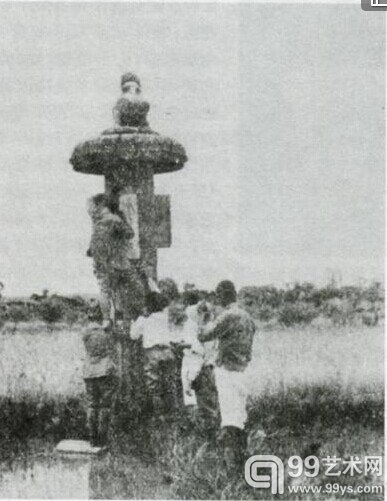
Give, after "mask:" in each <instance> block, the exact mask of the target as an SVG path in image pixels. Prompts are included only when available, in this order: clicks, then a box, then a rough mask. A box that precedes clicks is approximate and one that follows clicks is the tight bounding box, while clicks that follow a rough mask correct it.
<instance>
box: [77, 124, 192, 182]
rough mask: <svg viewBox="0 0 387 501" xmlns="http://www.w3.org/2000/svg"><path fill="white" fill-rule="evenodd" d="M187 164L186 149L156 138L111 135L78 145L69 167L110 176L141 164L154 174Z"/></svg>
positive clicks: (154, 136) (164, 139)
mask: <svg viewBox="0 0 387 501" xmlns="http://www.w3.org/2000/svg"><path fill="white" fill-rule="evenodd" d="M186 161H187V155H186V153H185V150H184V148H183V146H181V145H180V144H179V143H177V142H176V141H174V140H173V139H170V138H168V137H165V136H160V135H157V134H141V133H135V134H112V135H104V136H100V137H99V138H97V139H93V140H90V141H86V142H84V143H82V144H79V145H78V146H76V148H75V149H74V152H73V154H72V156H71V158H70V163H71V164H72V165H73V167H74V170H75V171H77V172H83V173H85V174H100V175H104V176H108V175H109V174H111V173H112V171H113V170H115V169H124V170H133V169H137V168H140V169H141V165H142V164H148V165H149V166H151V168H152V170H153V173H154V174H161V173H163V172H173V171H177V170H180V169H181V168H182V167H183V165H184V163H185V162H186Z"/></svg>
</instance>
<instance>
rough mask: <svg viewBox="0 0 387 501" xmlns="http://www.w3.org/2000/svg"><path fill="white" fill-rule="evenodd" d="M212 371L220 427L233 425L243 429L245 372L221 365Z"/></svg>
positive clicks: (245, 415) (245, 397) (244, 418)
mask: <svg viewBox="0 0 387 501" xmlns="http://www.w3.org/2000/svg"><path fill="white" fill-rule="evenodd" d="M214 373H215V383H216V388H217V390H218V397H219V407H220V416H221V427H222V428H224V427H225V426H235V427H236V428H240V429H241V430H243V429H244V427H245V422H246V419H247V412H246V402H247V396H248V392H247V385H246V382H247V381H246V373H245V372H239V371H229V370H226V369H224V368H223V367H216V368H215V370H214Z"/></svg>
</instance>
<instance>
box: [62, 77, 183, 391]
mask: <svg viewBox="0 0 387 501" xmlns="http://www.w3.org/2000/svg"><path fill="white" fill-rule="evenodd" d="M121 89H122V95H121V97H120V98H119V99H118V101H117V103H116V105H115V106H114V108H113V117H114V122H115V124H114V126H113V127H112V128H110V129H107V130H105V131H103V132H102V134H101V135H100V136H99V137H97V138H95V139H91V140H89V141H86V142H84V143H81V144H79V145H78V146H76V148H75V149H74V151H73V154H72V156H71V159H70V163H71V164H72V165H73V168H74V170H75V171H77V172H81V173H84V174H94V175H102V176H104V177H105V194H104V195H103V194H101V195H100V196H99V198H98V200H102V201H104V200H105V202H103V203H105V204H106V203H107V202H106V200H108V203H109V204H110V206H114V207H115V209H111V210H112V211H113V212H108V216H107V217H106V220H108V218H109V217H110V219H111V221H113V220H114V218H116V220H117V219H118V222H119V223H122V221H121V219H126V223H127V224H128V227H130V228H131V230H130V231H131V236H130V240H129V245H127V244H128V239H127V241H126V244H125V245H124V244H122V249H116V250H118V251H122V252H121V254H125V256H124V257H126V258H127V260H126V261H127V262H128V263H129V265H127V269H125V270H124V272H122V274H123V276H125V277H128V276H129V279H124V280H120V275H119V273H120V271H118V272H117V273H116V272H114V273H116V275H115V278H114V277H113V278H114V279H112V280H110V281H109V280H105V279H104V277H102V278H103V280H100V277H98V272H96V275H97V277H98V278H99V282H100V287H101V289H103V288H105V289H106V288H107V289H109V288H110V291H108V294H107V295H108V296H109V293H113V294H110V298H111V297H114V295H117V296H118V298H119V297H120V295H121V296H125V298H124V299H123V300H122V301H119V302H120V304H121V308H123V310H124V311H122V313H123V317H124V331H125V337H126V341H124V342H123V343H121V344H120V352H121V353H120V362H121V364H120V365H121V376H122V377H121V383H122V382H123V386H124V387H126V390H124V392H125V391H126V395H130V394H132V398H133V378H135V379H137V380H138V378H139V374H138V371H136V370H135V369H134V366H135V365H136V363H137V368H138V362H137V358H138V357H137V355H138V353H139V347H138V346H136V343H135V342H131V341H130V321H131V320H133V317H136V316H137V315H138V314H139V311H140V308H139V307H138V305H137V307H136V308H130V302H131V301H132V302H135V301H137V302H138V298H139V297H141V298H144V297H145V295H144V294H142V293H141V291H140V292H139V288H138V287H137V289H136V287H133V288H132V287H131V283H132V284H135V283H138V282H141V281H142V283H143V284H144V283H145V287H144V288H145V289H146V283H148V284H149V283H150V282H151V280H152V279H153V280H154V281H155V280H157V249H158V248H160V247H169V246H170V245H171V222H170V200H169V196H168V195H155V193H154V175H155V174H162V173H164V172H173V171H176V170H179V169H181V168H182V167H183V165H184V163H185V162H186V161H187V156H186V153H185V150H184V148H183V147H182V146H181V145H180V144H179V143H177V142H176V141H174V140H173V139H170V138H168V137H165V136H162V135H160V134H158V133H157V132H154V131H152V129H151V128H150V127H149V125H148V121H147V114H148V111H149V103H148V102H147V101H146V100H144V99H143V98H142V94H141V83H140V80H139V78H138V77H137V75H135V74H134V73H126V74H125V75H123V76H122V78H121ZM110 206H109V207H110ZM103 209H106V210H105V213H106V212H107V211H108V207H107V206H106V207H103ZM120 218H121V219H120ZM117 241H119V240H117ZM105 243H106V242H105ZM108 243H109V242H108ZM108 243H107V245H106V248H107V249H108V247H109V245H108ZM114 246H115V247H119V246H120V244H117V245H116V244H114ZM114 246H113V247H114ZM100 249H102V251H101V250H100V251H99V252H100V254H101V253H103V252H104V251H103V249H104V247H103V246H102V247H100ZM106 252H108V251H106ZM102 257H103V256H102ZM121 257H122V256H121ZM102 260H103V259H102ZM121 260H122V259H121ZM108 261H109V259H108ZM107 268H108V266H107ZM104 273H105V272H104ZM102 274H103V273H102ZM105 274H106V273H105ZM133 274H134V275H135V276H136V277H137V279H139V280H137V282H136V280H132V281H131V279H130V277H132V276H133ZM125 280H127V281H126V282H125ZM101 283H102V284H103V285H101ZM106 284H107V285H106ZM112 289H116V290H112ZM103 292H104V293H105V294H106V290H105V291H103ZM141 300H143V299H141ZM140 306H141V305H140ZM133 311H135V312H136V313H133ZM121 386H122V384H121ZM134 397H135V396H134ZM127 398H131V397H127Z"/></svg>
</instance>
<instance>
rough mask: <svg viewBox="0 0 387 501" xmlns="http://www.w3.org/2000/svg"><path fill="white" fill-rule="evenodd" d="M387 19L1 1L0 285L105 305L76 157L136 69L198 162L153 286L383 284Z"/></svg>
mask: <svg viewBox="0 0 387 501" xmlns="http://www.w3.org/2000/svg"><path fill="white" fill-rule="evenodd" d="M383 23H384V15H378V14H375V13H374V12H371V13H367V12H363V11H362V10H361V9H360V6H359V5H346V6H337V5H330V6H323V5H320V6H316V5H305V4H302V5H285V4H282V5H281V4H280V5H252V4H250V5H248V4H241V5H239V6H238V5H232V4H226V5H224V4H223V5H220V4H141V5H140V4H133V3H130V4H91V3H87V4H78V3H75V4H57V3H56V4H54V3H47V4H21V3H13V4H4V3H1V4H0V33H1V38H0V64H1V73H0V95H1V96H2V99H1V101H0V116H1V121H0V137H1V149H0V161H1V174H0V200H1V203H0V221H1V225H2V226H1V228H2V232H1V235H2V236H1V240H0V280H2V281H3V282H4V283H5V285H6V290H5V292H6V293H7V294H30V293H31V292H33V291H40V290H41V289H42V288H43V287H48V288H49V289H50V290H51V291H58V292H95V291H97V285H96V281H95V279H94V276H93V273H92V265H91V261H90V259H89V258H87V257H86V256H85V251H86V249H87V246H88V242H89V238H90V221H89V219H88V215H87V213H86V209H85V202H86V199H87V198H88V197H89V196H90V195H92V194H94V193H97V192H98V191H100V190H101V189H102V187H103V181H102V178H100V177H98V176H87V175H82V174H77V173H74V172H73V171H72V168H71V165H70V164H69V162H68V159H69V157H70V156H71V152H72V149H73V147H74V146H75V145H76V144H77V143H79V142H81V141H83V140H85V139H88V138H92V137H96V136H97V135H98V134H99V132H100V131H101V130H103V129H104V128H107V127H109V126H110V125H111V123H112V115H111V108H112V106H113V104H114V102H115V100H116V99H117V97H118V96H119V78H120V75H121V74H122V73H123V72H125V71H128V70H133V71H136V72H137V73H138V74H139V76H140V77H141V79H142V83H143V91H144V95H145V96H146V97H147V98H148V100H149V101H150V103H151V111H150V114H149V119H150V124H151V126H152V127H153V129H154V130H156V131H158V132H160V133H162V134H166V135H169V136H171V137H174V138H176V139H177V140H179V141H180V142H181V143H182V144H183V145H184V146H185V148H186V151H187V154H188V157H189V161H188V162H187V164H186V166H185V168H184V169H183V170H182V171H180V172H178V173H173V174H168V175H167V174H165V175H161V176H158V177H157V180H156V189H157V191H158V192H159V193H170V194H171V195H172V231H173V245H172V247H171V248H170V249H163V250H160V251H159V276H160V277H162V276H172V277H174V278H175V279H177V280H178V281H179V282H180V283H183V282H185V281H192V282H195V283H196V284H198V285H201V286H206V287H213V286H214V285H215V284H216V282H217V281H218V280H219V279H222V278H231V279H234V280H235V281H236V283H237V285H238V286H241V285H248V284H263V283H275V284H284V283H286V282H289V281H293V280H312V281H315V282H319V283H321V282H324V281H325V280H326V279H327V278H328V277H329V275H330V274H331V273H332V272H334V273H335V274H336V276H339V274H341V276H342V278H343V280H344V282H355V283H356V282H358V281H359V280H361V279H373V278H379V279H380V278H382V273H383V241H384V236H383V231H384V219H383V218H384V213H383V207H384V109H383V106H384V85H385V77H384V25H383Z"/></svg>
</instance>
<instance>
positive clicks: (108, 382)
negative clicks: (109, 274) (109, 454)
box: [82, 323, 117, 447]
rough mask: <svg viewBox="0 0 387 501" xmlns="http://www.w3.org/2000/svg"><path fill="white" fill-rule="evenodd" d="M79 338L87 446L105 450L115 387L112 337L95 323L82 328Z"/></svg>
mask: <svg viewBox="0 0 387 501" xmlns="http://www.w3.org/2000/svg"><path fill="white" fill-rule="evenodd" d="M82 339H83V344H84V346H85V351H86V360H85V363H84V367H83V378H84V381H85V385H86V397H87V425H88V432H89V438H90V444H91V446H92V447H106V445H107V441H108V433H109V426H110V422H111V412H112V405H113V398H114V394H115V390H116V387H117V377H116V367H115V363H114V342H113V338H112V334H111V333H110V332H107V331H106V330H105V329H103V327H102V326H101V325H99V324H97V323H92V324H90V325H89V326H88V327H87V328H86V329H85V331H84V333H83V338H82Z"/></svg>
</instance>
